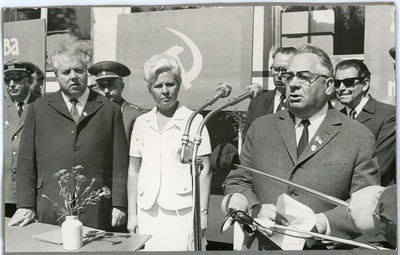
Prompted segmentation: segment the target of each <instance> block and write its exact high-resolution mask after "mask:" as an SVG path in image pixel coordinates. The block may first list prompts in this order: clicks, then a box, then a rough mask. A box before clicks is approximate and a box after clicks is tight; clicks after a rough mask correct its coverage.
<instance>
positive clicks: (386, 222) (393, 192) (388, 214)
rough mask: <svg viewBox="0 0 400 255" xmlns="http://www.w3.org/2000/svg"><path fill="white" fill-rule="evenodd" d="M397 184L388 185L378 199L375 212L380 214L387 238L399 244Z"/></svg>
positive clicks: (382, 228)
mask: <svg viewBox="0 0 400 255" xmlns="http://www.w3.org/2000/svg"><path fill="white" fill-rule="evenodd" d="M396 201H397V185H391V186H389V187H387V188H386V189H385V190H384V191H383V192H382V194H381V196H380V197H379V199H378V204H377V206H376V208H375V214H376V215H378V216H379V222H380V228H381V230H382V232H383V234H384V236H385V237H386V240H387V241H388V242H389V243H390V244H391V245H392V246H393V247H394V248H396V246H397V203H396Z"/></svg>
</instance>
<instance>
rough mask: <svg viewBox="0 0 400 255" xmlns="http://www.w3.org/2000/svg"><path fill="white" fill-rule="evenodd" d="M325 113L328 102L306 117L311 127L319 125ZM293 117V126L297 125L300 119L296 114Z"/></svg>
mask: <svg viewBox="0 0 400 255" xmlns="http://www.w3.org/2000/svg"><path fill="white" fill-rule="evenodd" d="M327 113H328V104H325V106H324V107H322V109H321V110H319V111H318V112H317V113H316V114H314V115H313V116H311V117H310V118H308V120H309V121H310V125H311V126H313V127H319V126H320V125H321V123H322V121H323V120H324V118H325V116H326V114H327ZM294 118H295V127H298V126H299V125H300V122H301V120H302V119H300V118H299V117H297V116H294Z"/></svg>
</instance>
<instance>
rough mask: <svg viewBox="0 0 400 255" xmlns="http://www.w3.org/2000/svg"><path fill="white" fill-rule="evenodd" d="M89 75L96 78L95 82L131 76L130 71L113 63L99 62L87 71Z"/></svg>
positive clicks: (121, 65)
mask: <svg viewBox="0 0 400 255" xmlns="http://www.w3.org/2000/svg"><path fill="white" fill-rule="evenodd" d="M88 71H89V73H90V74H91V75H95V76H96V81H97V80H100V79H105V78H122V77H125V76H128V75H130V74H131V70H129V68H128V67H127V66H126V65H124V64H121V63H118V62H115V61H101V62H98V63H96V64H94V65H92V66H91V67H89V69H88Z"/></svg>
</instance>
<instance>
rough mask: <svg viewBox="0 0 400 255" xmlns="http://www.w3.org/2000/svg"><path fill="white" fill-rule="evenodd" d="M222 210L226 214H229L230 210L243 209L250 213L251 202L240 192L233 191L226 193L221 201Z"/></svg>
mask: <svg viewBox="0 0 400 255" xmlns="http://www.w3.org/2000/svg"><path fill="white" fill-rule="evenodd" d="M221 210H222V212H223V213H224V214H225V215H228V214H229V213H230V211H232V210H234V211H243V212H245V213H248V211H249V202H248V201H247V198H246V197H245V196H243V195H242V194H240V193H231V194H228V195H226V196H225V197H224V198H223V199H222V202H221Z"/></svg>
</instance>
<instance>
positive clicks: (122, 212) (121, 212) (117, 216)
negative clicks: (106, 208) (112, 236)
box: [111, 207, 126, 228]
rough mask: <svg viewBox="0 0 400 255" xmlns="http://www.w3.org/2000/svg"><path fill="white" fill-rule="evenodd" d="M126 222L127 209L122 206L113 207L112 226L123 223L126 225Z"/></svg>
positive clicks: (115, 226)
mask: <svg viewBox="0 0 400 255" xmlns="http://www.w3.org/2000/svg"><path fill="white" fill-rule="evenodd" d="M125 222H126V209H125V208H122V207H120V208H117V207H113V209H112V219H111V226H112V227H114V228H117V227H119V226H121V225H124V224H125Z"/></svg>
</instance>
